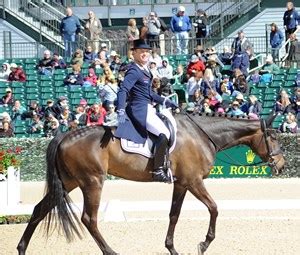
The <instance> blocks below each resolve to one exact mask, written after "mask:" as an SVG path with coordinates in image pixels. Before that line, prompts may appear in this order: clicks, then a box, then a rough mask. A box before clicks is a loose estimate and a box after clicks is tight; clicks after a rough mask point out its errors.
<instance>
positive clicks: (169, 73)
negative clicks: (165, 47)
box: [158, 58, 173, 80]
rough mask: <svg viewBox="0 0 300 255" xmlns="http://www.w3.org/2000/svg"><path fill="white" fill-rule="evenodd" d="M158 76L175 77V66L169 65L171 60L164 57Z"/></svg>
mask: <svg viewBox="0 0 300 255" xmlns="http://www.w3.org/2000/svg"><path fill="white" fill-rule="evenodd" d="M158 76H159V78H163V77H165V78H167V79H169V80H171V79H172V78H173V67H172V66H171V65H169V60H168V59H167V58H164V59H163V61H162V66H160V67H159V68H158Z"/></svg>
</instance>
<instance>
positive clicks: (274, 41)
mask: <svg viewBox="0 0 300 255" xmlns="http://www.w3.org/2000/svg"><path fill="white" fill-rule="evenodd" d="M282 42H283V33H282V32H281V31H280V30H279V28H278V26H277V25H276V24H275V23H272V24H271V33H270V44H271V47H272V57H273V59H274V60H279V49H280V48H281V45H282Z"/></svg>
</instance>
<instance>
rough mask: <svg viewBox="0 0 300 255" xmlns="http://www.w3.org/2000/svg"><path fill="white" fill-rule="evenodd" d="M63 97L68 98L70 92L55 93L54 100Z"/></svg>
mask: <svg viewBox="0 0 300 255" xmlns="http://www.w3.org/2000/svg"><path fill="white" fill-rule="evenodd" d="M62 96H64V97H68V96H69V95H68V92H55V93H54V98H59V97H62Z"/></svg>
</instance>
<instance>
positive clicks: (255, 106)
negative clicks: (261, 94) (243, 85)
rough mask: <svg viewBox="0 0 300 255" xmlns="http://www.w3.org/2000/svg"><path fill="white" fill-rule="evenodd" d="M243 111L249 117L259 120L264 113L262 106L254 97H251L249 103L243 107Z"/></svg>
mask: <svg viewBox="0 0 300 255" xmlns="http://www.w3.org/2000/svg"><path fill="white" fill-rule="evenodd" d="M241 110H242V111H243V112H244V113H246V114H247V115H252V117H253V118H255V119H258V118H259V115H260V113H261V111H262V105H261V103H260V102H259V101H258V99H257V97H256V96H254V95H250V96H249V101H248V102H247V103H245V104H243V105H242V106H241Z"/></svg>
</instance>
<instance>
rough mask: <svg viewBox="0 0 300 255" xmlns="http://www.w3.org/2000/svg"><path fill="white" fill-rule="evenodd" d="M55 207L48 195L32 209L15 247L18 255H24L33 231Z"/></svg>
mask: <svg viewBox="0 0 300 255" xmlns="http://www.w3.org/2000/svg"><path fill="white" fill-rule="evenodd" d="M55 205H56V204H55V201H50V199H49V195H48V194H46V196H45V197H44V198H43V199H42V200H41V201H40V202H39V203H38V204H37V205H36V206H35V207H34V210H33V213H32V216H31V218H30V221H29V223H28V225H27V227H26V229H25V231H24V233H23V235H22V237H21V240H20V242H19V244H18V247H17V249H18V251H19V255H24V254H25V252H26V249H27V246H28V244H29V241H30V239H31V237H32V235H33V232H34V230H35V229H36V227H37V226H38V224H39V223H40V222H41V221H42V220H43V219H44V218H45V216H46V215H47V213H48V212H50V210H51V209H52V208H53V207H54V206H55Z"/></svg>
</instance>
